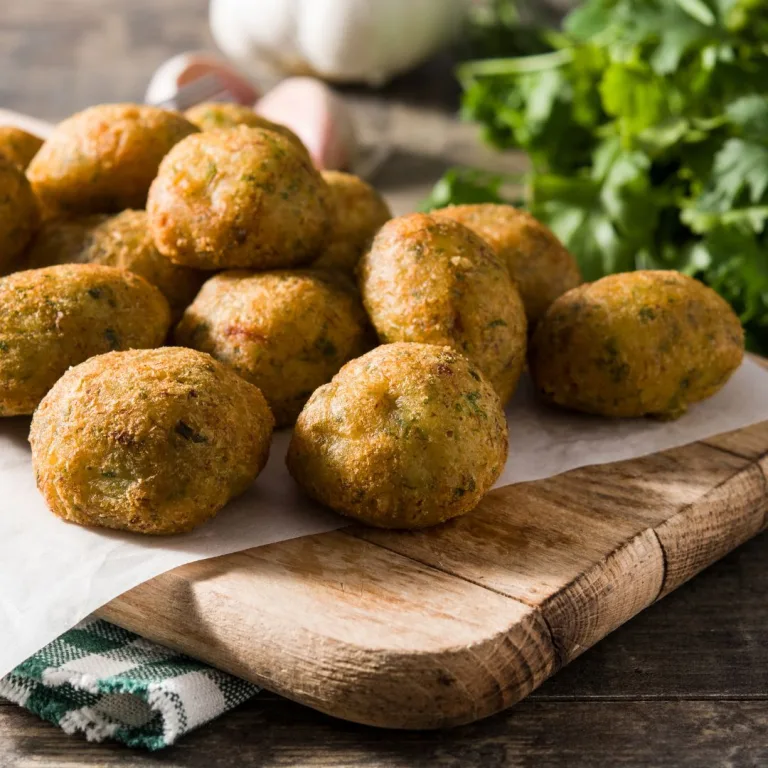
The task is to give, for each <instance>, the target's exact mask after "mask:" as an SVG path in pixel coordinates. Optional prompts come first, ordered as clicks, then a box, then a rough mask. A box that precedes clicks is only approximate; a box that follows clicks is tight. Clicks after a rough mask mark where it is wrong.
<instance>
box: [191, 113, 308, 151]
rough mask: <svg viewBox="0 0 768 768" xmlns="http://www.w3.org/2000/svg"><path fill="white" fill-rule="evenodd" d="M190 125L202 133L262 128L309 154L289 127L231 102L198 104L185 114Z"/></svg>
mask: <svg viewBox="0 0 768 768" xmlns="http://www.w3.org/2000/svg"><path fill="white" fill-rule="evenodd" d="M184 117H186V118H187V120H189V122H190V123H193V124H194V125H196V126H197V127H198V128H199V129H200V130H201V131H220V130H222V129H224V130H226V129H228V128H237V126H238V125H246V126H248V127H249V128H261V129H262V130H265V131H275V132H276V133H279V134H281V135H283V136H285V138H286V139H289V140H290V141H292V142H293V143H294V144H295V145H296V146H297V147H298V148H299V149H301V151H302V152H304V153H305V154H307V148H306V147H305V146H304V143H303V142H302V140H301V139H300V138H299V137H298V136H297V135H296V134H295V133H294V132H293V131H292V130H291V129H290V128H289V127H288V126H287V125H281V124H280V123H273V122H272V121H271V120H267V118H266V117H262V116H261V115H257V114H256V113H255V112H254V111H253V109H252V108H251V107H246V106H245V105H243V104H232V103H230V102H219V101H205V102H203V103H202V104H196V105H195V106H194V107H192V108H191V109H188V110H187V111H186V112H185V113H184Z"/></svg>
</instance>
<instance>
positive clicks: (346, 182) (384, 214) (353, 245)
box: [313, 171, 392, 274]
mask: <svg viewBox="0 0 768 768" xmlns="http://www.w3.org/2000/svg"><path fill="white" fill-rule="evenodd" d="M322 176H323V178H324V179H325V182H326V184H328V187H329V189H330V190H331V209H332V217H333V224H332V226H331V235H330V238H329V241H328V245H326V247H325V250H324V251H323V253H322V255H321V256H320V257H319V258H318V259H316V260H315V262H314V264H313V266H315V267H321V268H323V269H338V270H341V271H342V272H347V273H349V274H352V273H353V272H354V271H355V267H356V266H357V263H358V262H359V261H360V257H361V256H362V255H363V253H364V252H365V250H366V249H367V248H368V246H369V245H370V243H371V240H372V239H373V236H374V235H375V234H376V232H378V231H379V229H380V228H381V227H382V226H383V225H384V224H385V223H386V222H387V221H389V220H390V219H391V218H392V212H391V211H390V210H389V206H388V205H387V204H386V202H384V199H383V198H382V197H381V195H380V194H379V193H378V192H377V191H376V190H375V189H374V188H373V187H372V186H371V185H370V184H368V183H367V182H365V181H363V180H362V179H361V178H360V177H359V176H354V175H353V174H351V173H342V172H341V171H322Z"/></svg>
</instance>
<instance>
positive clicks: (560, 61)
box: [457, 48, 572, 83]
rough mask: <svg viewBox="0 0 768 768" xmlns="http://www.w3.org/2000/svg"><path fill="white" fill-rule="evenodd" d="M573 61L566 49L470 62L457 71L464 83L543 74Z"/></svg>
mask: <svg viewBox="0 0 768 768" xmlns="http://www.w3.org/2000/svg"><path fill="white" fill-rule="evenodd" d="M571 59H572V54H571V51H570V50H569V49H567V48H564V49H562V50H559V51H551V52H550V53H537V54H536V55H534V56H518V57H516V58H506V59H481V60H479V61H468V62H466V63H465V64H461V65H460V66H459V68H458V69H457V75H458V78H459V80H460V81H461V82H462V83H463V82H465V81H467V80H472V79H473V78H476V77H495V76H499V75H514V74H523V73H526V72H542V71H544V70H546V69H557V68H558V67H562V66H563V65H564V64H568V63H569V62H570V61H571Z"/></svg>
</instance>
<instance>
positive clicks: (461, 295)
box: [359, 213, 527, 402]
mask: <svg viewBox="0 0 768 768" xmlns="http://www.w3.org/2000/svg"><path fill="white" fill-rule="evenodd" d="M359 274H360V288H361V292H362V295H363V303H364V304H365V308H366V310H367V311H368V315H369V316H370V318H371V320H372V321H373V325H374V327H375V328H376V331H377V332H378V334H379V339H381V341H382V342H383V343H387V342H393V341H416V342H424V343H427V344H438V345H448V346H451V347H454V348H455V349H458V350H459V351H460V352H463V353H464V354H465V355H467V357H469V358H470V360H473V361H474V362H475V363H476V364H477V365H478V366H479V367H480V370H481V371H483V373H484V374H485V376H486V377H487V378H488V380H489V381H490V382H491V384H492V385H493V386H494V388H495V389H496V392H497V393H498V395H499V397H500V398H501V401H502V402H506V401H507V400H509V398H510V397H511V396H512V393H513V392H514V390H515V387H516V386H517V382H518V379H519V378H520V374H521V373H522V370H523V366H524V364H525V353H526V334H527V329H526V320H525V310H524V309H523V303H522V301H521V299H520V295H519V294H518V292H517V288H515V285H514V283H513V282H512V279H511V278H510V276H509V272H508V271H507V266H506V264H504V262H503V261H502V260H501V259H500V258H499V257H498V256H497V255H496V253H495V252H494V251H493V249H492V248H491V247H490V246H489V245H488V244H487V243H485V241H483V240H481V239H480V238H479V237H478V236H477V235H476V234H474V232H472V231H471V230H469V229H467V228H466V227H464V226H463V225H461V224H459V223H458V222H455V221H450V220H447V219H442V220H440V219H435V218H433V217H431V216H427V215H425V214H422V213H414V214H411V215H409V216H402V217H400V218H397V219H392V221H390V222H388V223H387V224H385V225H384V226H383V227H382V228H381V229H380V230H379V233H378V235H376V237H375V238H374V241H373V244H372V246H371V250H370V251H369V252H368V253H367V254H366V255H365V256H363V258H362V260H361V262H360V267H359Z"/></svg>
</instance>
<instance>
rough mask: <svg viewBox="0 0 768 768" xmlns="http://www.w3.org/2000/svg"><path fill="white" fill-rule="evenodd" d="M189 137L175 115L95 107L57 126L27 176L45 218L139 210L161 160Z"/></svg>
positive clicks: (136, 106) (148, 109)
mask: <svg viewBox="0 0 768 768" xmlns="http://www.w3.org/2000/svg"><path fill="white" fill-rule="evenodd" d="M195 132H197V127H196V126H194V125H192V123H190V122H189V121H188V120H186V119H185V118H184V117H182V115H180V114H179V113H178V112H172V111H169V110H166V109H160V108H159V107H149V106H145V105H139V104H101V105H98V106H95V107H90V108H89V109H86V110H84V111H83V112H79V113H77V114H76V115H73V116H72V117H70V118H68V119H67V120H64V121H63V122H62V123H59V125H57V126H56V128H55V130H54V131H53V133H52V134H51V136H50V137H49V138H48V139H47V140H46V142H45V143H44V144H43V146H42V147H41V148H40V151H39V152H38V153H37V154H36V155H35V157H34V158H33V159H32V162H31V163H30V164H29V167H28V169H27V176H28V177H29V180H30V181H31V182H32V187H33V188H34V190H35V193H36V194H37V196H38V198H39V199H40V202H41V204H42V207H43V211H44V213H45V215H46V217H47V218H50V217H52V216H56V215H67V216H74V215H78V214H86V213H116V212H118V211H122V210H123V209H125V208H143V207H144V203H145V201H146V199H147V190H148V189H149V185H150V183H151V182H152V179H154V178H155V176H156V174H157V168H158V166H159V165H160V161H161V160H162V158H163V156H164V155H165V154H166V152H168V150H169V149H170V148H171V147H172V146H173V145H174V144H176V142H178V141H179V140H180V139H183V138H184V137H185V136H188V135H189V134H190V133H195Z"/></svg>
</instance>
